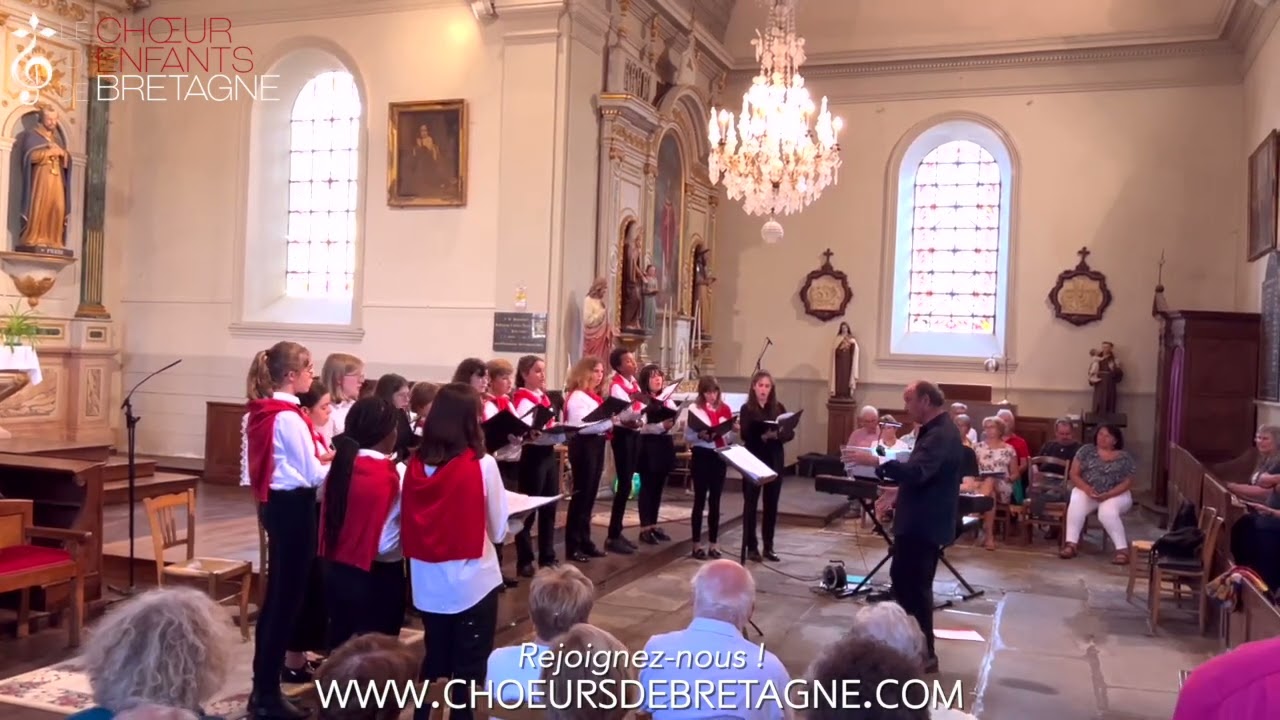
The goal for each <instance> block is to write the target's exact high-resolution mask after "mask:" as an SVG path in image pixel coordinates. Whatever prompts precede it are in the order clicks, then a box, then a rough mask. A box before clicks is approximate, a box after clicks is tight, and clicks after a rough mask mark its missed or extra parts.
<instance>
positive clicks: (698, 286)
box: [692, 243, 716, 335]
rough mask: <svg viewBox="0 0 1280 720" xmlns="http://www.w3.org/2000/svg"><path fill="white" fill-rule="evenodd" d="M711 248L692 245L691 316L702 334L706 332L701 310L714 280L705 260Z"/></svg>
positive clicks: (705, 319)
mask: <svg viewBox="0 0 1280 720" xmlns="http://www.w3.org/2000/svg"><path fill="white" fill-rule="evenodd" d="M710 252H711V249H710V248H708V247H706V246H705V245H703V244H702V243H698V244H697V245H694V246H693V306H692V309H693V317H695V318H697V319H698V323H697V328H698V332H699V333H700V334H702V335H706V334H707V318H706V316H705V314H704V312H703V310H704V309H705V308H706V305H707V294H708V291H709V290H710V289H711V285H712V283H714V282H715V281H716V279H715V278H714V277H712V276H711V266H710V264H709V262H708V260H707V255H708V254H710Z"/></svg>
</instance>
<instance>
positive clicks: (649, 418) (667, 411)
mask: <svg viewBox="0 0 1280 720" xmlns="http://www.w3.org/2000/svg"><path fill="white" fill-rule="evenodd" d="M679 414H680V411H679V410H672V409H671V408H669V407H667V406H666V405H665V404H664V403H660V402H658V401H657V400H654V401H653V402H651V403H649V406H648V407H646V408H645V409H644V421H645V422H646V423H648V424H649V425H657V424H658V423H664V422H666V421H668V420H672V419H674V418H675V417H676V416H677V415H679ZM729 424H730V425H732V424H733V423H729Z"/></svg>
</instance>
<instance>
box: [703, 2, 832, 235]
mask: <svg viewBox="0 0 1280 720" xmlns="http://www.w3.org/2000/svg"><path fill="white" fill-rule="evenodd" d="M771 2H772V3H773V7H772V9H771V10H770V11H769V28H768V30H767V31H766V32H765V33H764V34H763V35H762V34H761V33H760V32H759V31H756V39H755V40H752V41H751V44H752V45H753V46H755V49H756V61H757V62H759V63H760V73H759V74H758V75H756V76H755V78H754V79H753V80H752V81H751V88H750V89H748V90H747V92H746V93H745V94H744V95H743V96H742V112H741V113H740V114H739V115H738V117H737V118H736V125H735V118H734V116H733V113H731V112H729V111H727V110H719V111H717V110H716V109H715V108H712V109H711V119H710V121H709V122H708V127H707V133H708V139H709V140H710V141H711V156H710V158H709V159H708V163H709V166H710V169H711V177H712V178H714V179H715V180H716V181H717V182H720V183H722V184H723V185H724V187H725V190H726V192H727V193H728V195H729V198H730V199H731V200H741V201H742V209H743V210H744V211H746V213H747V214H749V215H761V216H768V218H769V220H768V221H767V222H766V223H765V224H764V227H763V228H762V229H761V231H760V235H761V237H762V238H764V240H765V242H769V243H775V242H778V241H779V240H781V239H782V235H783V231H782V225H781V224H780V223H779V222H778V220H777V218H776V216H777V215H780V214H781V215H790V214H791V213H795V212H799V211H800V210H803V209H804V208H805V207H806V206H807V205H809V203H811V202H813V201H814V200H817V199H818V197H819V196H820V195H822V191H823V190H825V189H826V188H827V186H828V185H832V184H834V183H836V182H838V181H839V170H840V144H839V143H838V142H837V135H839V133H840V130H841V129H842V128H843V127H844V122H843V121H842V120H841V119H840V118H838V117H837V118H833V117H831V113H830V112H828V111H827V98H825V97H823V98H822V106H821V109H820V110H818V112H817V115H816V118H815V116H814V110H815V108H814V103H813V99H812V98H810V97H809V90H808V88H806V87H805V86H804V77H802V76H801V75H800V65H802V64H803V63H804V60H805V56H804V38H801V37H799V36H798V35H796V22H795V0H771Z"/></svg>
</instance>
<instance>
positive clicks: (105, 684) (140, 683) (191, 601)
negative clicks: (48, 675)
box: [71, 587, 235, 720]
mask: <svg viewBox="0 0 1280 720" xmlns="http://www.w3.org/2000/svg"><path fill="white" fill-rule="evenodd" d="M234 637H235V633H234V631H233V628H232V625H231V620H230V618H229V617H228V616H227V615H226V613H225V612H224V611H223V609H222V608H221V607H219V606H218V604H217V603H215V602H214V601H213V600H212V599H210V598H209V597H208V596H207V595H205V594H204V593H202V592H200V591H198V590H193V589H191V588H182V587H176V588H163V589H159V590H152V591H150V592H146V593H143V594H142V595H139V596H137V597H135V598H133V599H132V600H129V601H127V602H124V603H122V604H121V605H120V606H119V607H117V608H115V609H113V610H112V611H111V612H109V613H107V615H106V617H104V618H103V619H102V620H101V621H100V622H99V623H98V625H97V626H96V627H95V628H94V629H93V630H92V632H91V634H90V637H89V641H88V643H87V644H86V646H85V649H84V654H83V657H82V659H83V662H84V667H85V672H86V673H87V674H88V675H89V685H90V686H91V687H92V688H93V700H94V702H95V703H97V706H96V707H93V708H89V709H88V710H84V711H81V712H79V713H76V714H75V715H72V716H71V718H72V720H111V719H112V718H115V717H117V716H123V715H125V714H126V713H129V714H130V715H131V716H138V715H150V714H152V713H154V712H155V708H154V707H152V708H146V707H144V706H160V707H161V708H173V709H176V710H186V711H189V712H192V713H195V714H196V715H198V716H204V711H203V710H202V709H201V707H202V705H203V704H204V703H206V702H208V701H209V700H210V699H212V698H213V696H214V693H216V692H218V691H219V690H221V689H222V686H223V684H224V683H225V682H226V679H227V672H228V670H229V666H230V662H231V647H232V643H233V642H234V639H233V638H234ZM130 711H133V712H130Z"/></svg>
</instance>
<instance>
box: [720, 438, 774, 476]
mask: <svg viewBox="0 0 1280 720" xmlns="http://www.w3.org/2000/svg"><path fill="white" fill-rule="evenodd" d="M718 452H719V453H720V455H721V456H723V457H724V459H725V461H726V462H728V463H729V464H730V465H732V466H733V467H734V468H736V469H737V470H738V471H739V472H741V473H742V474H743V475H745V476H747V478H749V479H751V480H753V481H756V482H759V481H761V480H768V479H769V478H776V477H778V474H777V473H776V472H774V471H773V468H771V467H769V466H768V465H766V464H765V463H764V461H762V460H761V459H760V458H758V457H756V456H755V455H753V454H751V451H750V450H748V449H746V448H745V447H743V446H741V445H730V446H729V447H727V448H724V449H722V450H719V451H718Z"/></svg>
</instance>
